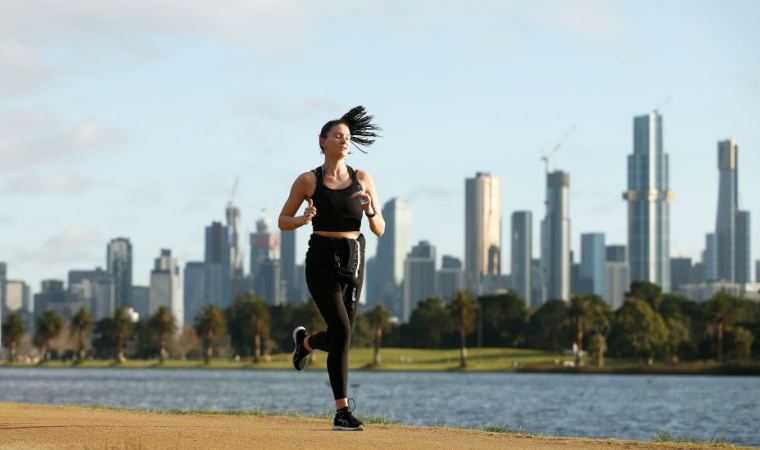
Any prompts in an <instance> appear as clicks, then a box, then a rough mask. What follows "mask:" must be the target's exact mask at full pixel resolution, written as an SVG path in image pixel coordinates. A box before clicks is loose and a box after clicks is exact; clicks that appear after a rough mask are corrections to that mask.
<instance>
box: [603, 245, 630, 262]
mask: <svg viewBox="0 0 760 450" xmlns="http://www.w3.org/2000/svg"><path fill="white" fill-rule="evenodd" d="M626 261H628V257H627V256H626V255H625V245H608V246H607V262H626Z"/></svg>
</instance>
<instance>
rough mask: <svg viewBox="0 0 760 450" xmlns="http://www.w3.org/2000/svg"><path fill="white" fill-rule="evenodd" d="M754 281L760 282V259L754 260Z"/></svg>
mask: <svg viewBox="0 0 760 450" xmlns="http://www.w3.org/2000/svg"><path fill="white" fill-rule="evenodd" d="M755 283H760V259H758V260H757V261H755Z"/></svg>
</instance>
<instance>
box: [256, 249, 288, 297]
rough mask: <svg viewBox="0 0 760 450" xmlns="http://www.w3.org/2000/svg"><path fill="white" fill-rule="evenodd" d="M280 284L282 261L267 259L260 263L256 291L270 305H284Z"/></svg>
mask: <svg viewBox="0 0 760 450" xmlns="http://www.w3.org/2000/svg"><path fill="white" fill-rule="evenodd" d="M281 286H282V285H281V283H280V260H279V259H269V258H266V259H264V260H263V261H261V262H260V263H259V272H258V273H257V274H256V284H255V291H256V294H258V295H259V297H261V298H262V299H264V301H265V302H266V303H268V304H270V305H281V304H283V298H282V287H281Z"/></svg>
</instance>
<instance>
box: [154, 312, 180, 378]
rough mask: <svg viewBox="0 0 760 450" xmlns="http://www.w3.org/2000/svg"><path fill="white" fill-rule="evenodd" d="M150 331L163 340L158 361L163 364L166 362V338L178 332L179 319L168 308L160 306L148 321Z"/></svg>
mask: <svg viewBox="0 0 760 450" xmlns="http://www.w3.org/2000/svg"><path fill="white" fill-rule="evenodd" d="M148 329H150V331H151V332H152V333H153V334H155V335H156V336H158V338H159V339H160V340H161V352H160V353H159V354H158V359H159V361H160V362H161V364H163V363H164V361H165V360H166V338H167V337H168V336H172V335H174V334H175V333H176V332H177V319H175V318H174V316H173V315H172V314H171V313H170V312H169V308H167V307H166V306H159V307H158V311H156V313H155V314H153V316H152V317H151V318H150V320H149V321H148Z"/></svg>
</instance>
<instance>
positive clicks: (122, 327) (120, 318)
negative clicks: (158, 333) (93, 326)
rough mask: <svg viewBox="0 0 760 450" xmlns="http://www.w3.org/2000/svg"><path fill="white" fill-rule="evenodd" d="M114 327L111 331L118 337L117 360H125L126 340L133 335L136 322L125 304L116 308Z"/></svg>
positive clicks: (112, 324) (112, 323)
mask: <svg viewBox="0 0 760 450" xmlns="http://www.w3.org/2000/svg"><path fill="white" fill-rule="evenodd" d="M111 326H112V327H113V329H112V330H111V332H112V333H113V336H114V337H115V338H116V339H115V341H116V360H117V361H118V362H120V363H121V362H124V361H125V358H124V341H126V340H127V339H129V337H130V336H132V332H133V331H134V323H133V322H132V318H131V317H129V314H127V310H126V309H125V308H124V307H123V306H119V307H118V308H116V311H114V314H113V321H112V322H111Z"/></svg>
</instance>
